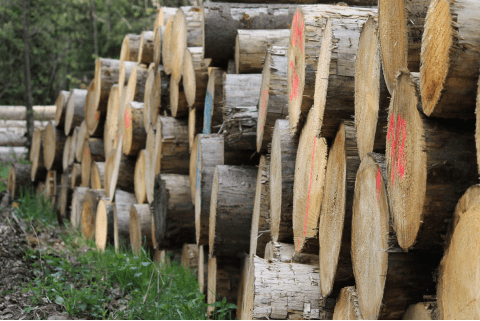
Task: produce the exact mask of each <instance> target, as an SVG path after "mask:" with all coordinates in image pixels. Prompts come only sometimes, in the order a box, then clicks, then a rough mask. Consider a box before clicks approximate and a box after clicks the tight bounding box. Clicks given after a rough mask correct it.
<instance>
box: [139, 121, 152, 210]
mask: <svg viewBox="0 0 480 321" xmlns="http://www.w3.org/2000/svg"><path fill="white" fill-rule="evenodd" d="M155 143H156V133H155V131H154V130H153V128H152V127H150V130H149V131H148V133H147V142H146V143H145V150H146V154H148V161H147V162H145V173H144V175H145V176H144V179H145V193H146V194H147V195H146V196H147V202H148V204H152V202H153V197H154V196H153V190H154V188H155V162H156V161H157V156H156V153H155V152H156V151H155V147H156V145H155ZM137 162H138V160H137ZM135 170H136V166H135Z"/></svg>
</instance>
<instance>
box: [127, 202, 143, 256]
mask: <svg viewBox="0 0 480 321" xmlns="http://www.w3.org/2000/svg"><path fill="white" fill-rule="evenodd" d="M129 229H130V245H131V247H132V252H133V253H134V254H136V255H138V254H140V251H141V249H142V231H141V229H140V221H139V217H138V213H137V210H136V208H135V205H132V207H131V209H130V221H129Z"/></svg>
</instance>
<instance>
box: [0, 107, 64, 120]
mask: <svg viewBox="0 0 480 321" xmlns="http://www.w3.org/2000/svg"><path fill="white" fill-rule="evenodd" d="M56 111H57V107H56V106H55V105H54V106H33V119H34V120H41V121H52V120H55V113H56ZM0 119H3V120H27V109H26V107H25V106H0Z"/></svg>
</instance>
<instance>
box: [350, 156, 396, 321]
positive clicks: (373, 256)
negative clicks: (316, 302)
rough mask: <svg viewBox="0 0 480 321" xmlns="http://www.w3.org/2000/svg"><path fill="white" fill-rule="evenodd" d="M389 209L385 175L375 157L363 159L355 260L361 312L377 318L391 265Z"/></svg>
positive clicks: (357, 190) (357, 199) (358, 184)
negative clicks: (389, 258)
mask: <svg viewBox="0 0 480 321" xmlns="http://www.w3.org/2000/svg"><path fill="white" fill-rule="evenodd" d="M388 236H389V211H388V203H387V193H386V188H385V182H384V176H383V174H382V172H381V168H380V166H379V165H378V164H377V163H376V162H375V160H374V158H373V157H372V156H370V155H367V156H366V157H365V159H364V160H363V161H362V163H361V165H360V168H359V170H358V173H357V178H356V183H355V196H354V200H353V220H352V249H351V252H352V263H353V272H354V275H355V281H356V285H357V291H358V301H359V307H360V311H361V314H362V315H363V316H364V317H365V319H377V318H378V316H379V313H380V308H381V305H382V300H383V293H384V286H385V279H386V274H387V268H388V253H387V249H388V247H389V244H388Z"/></svg>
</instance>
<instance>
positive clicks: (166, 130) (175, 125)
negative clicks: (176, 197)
mask: <svg viewBox="0 0 480 321" xmlns="http://www.w3.org/2000/svg"><path fill="white" fill-rule="evenodd" d="M156 145H157V152H158V156H157V157H158V158H157V160H156V161H157V164H156V165H155V166H156V167H158V166H159V172H160V173H167V174H188V172H189V165H190V162H189V160H190V153H189V146H188V121H187V120H186V119H175V118H173V117H159V118H158V121H157V141H156Z"/></svg>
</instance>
